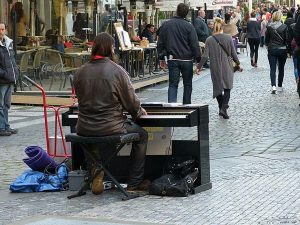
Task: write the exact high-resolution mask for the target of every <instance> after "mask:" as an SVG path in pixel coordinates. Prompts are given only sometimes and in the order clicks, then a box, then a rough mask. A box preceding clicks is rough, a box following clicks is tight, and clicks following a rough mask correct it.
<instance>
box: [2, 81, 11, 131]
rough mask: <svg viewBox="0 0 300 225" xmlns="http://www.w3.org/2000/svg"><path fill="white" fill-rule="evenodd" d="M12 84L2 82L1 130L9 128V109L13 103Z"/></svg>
mask: <svg viewBox="0 0 300 225" xmlns="http://www.w3.org/2000/svg"><path fill="white" fill-rule="evenodd" d="M11 93H12V85H10V84H7V85H1V84H0V131H4V130H8V129H9V123H8V110H9V108H10V103H11Z"/></svg>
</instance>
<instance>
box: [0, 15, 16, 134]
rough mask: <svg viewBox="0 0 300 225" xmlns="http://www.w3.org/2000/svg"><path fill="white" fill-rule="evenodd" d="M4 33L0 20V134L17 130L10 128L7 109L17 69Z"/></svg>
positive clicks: (4, 29)
mask: <svg viewBox="0 0 300 225" xmlns="http://www.w3.org/2000/svg"><path fill="white" fill-rule="evenodd" d="M5 33H6V26H5V24H4V23H3V22H1V21H0V136H10V135H12V134H16V133H17V132H18V130H16V129H12V128H10V125H9V122H8V110H9V108H10V103H11V94H12V90H13V84H16V82H17V79H18V76H19V71H18V67H17V64H16V61H15V58H14V51H13V44H12V42H13V41H12V40H11V39H10V38H9V37H7V36H6V35H5Z"/></svg>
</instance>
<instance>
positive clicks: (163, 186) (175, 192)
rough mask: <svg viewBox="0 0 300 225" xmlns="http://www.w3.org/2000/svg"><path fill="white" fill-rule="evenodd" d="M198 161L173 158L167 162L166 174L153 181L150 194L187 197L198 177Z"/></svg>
mask: <svg viewBox="0 0 300 225" xmlns="http://www.w3.org/2000/svg"><path fill="white" fill-rule="evenodd" d="M197 165H198V163H197V162H196V160H194V159H191V158H190V157H189V158H181V157H180V158H171V159H170V160H169V161H167V163H166V168H165V172H166V174H165V175H163V176H161V177H159V178H157V179H155V180H154V181H152V183H151V185H150V187H149V194H151V195H159V196H174V197H186V196H188V194H189V193H192V192H193V191H194V182H195V180H196V179H197V178H198V174H199V172H198V169H197V167H198V166H197Z"/></svg>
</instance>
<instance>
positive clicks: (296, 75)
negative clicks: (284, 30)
mask: <svg viewBox="0 0 300 225" xmlns="http://www.w3.org/2000/svg"><path fill="white" fill-rule="evenodd" d="M297 61H298V59H297V56H295V55H294V54H293V62H294V75H295V79H297V78H298V77H299V74H298V63H297Z"/></svg>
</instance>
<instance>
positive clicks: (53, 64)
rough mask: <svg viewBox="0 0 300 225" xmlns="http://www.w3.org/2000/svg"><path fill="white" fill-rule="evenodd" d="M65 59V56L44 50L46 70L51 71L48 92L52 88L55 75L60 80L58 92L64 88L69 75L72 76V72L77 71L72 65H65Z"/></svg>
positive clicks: (55, 51)
mask: <svg viewBox="0 0 300 225" xmlns="http://www.w3.org/2000/svg"><path fill="white" fill-rule="evenodd" d="M67 59H68V58H67V57H66V56H65V54H63V53H60V52H59V51H57V50H54V49H47V50H46V60H47V67H48V68H49V69H48V70H50V69H51V71H49V72H51V76H52V77H51V81H50V85H49V91H50V90H51V88H52V85H53V81H54V76H55V75H56V74H57V75H58V76H59V78H60V85H59V90H61V89H62V88H63V87H65V84H66V81H67V78H68V76H69V75H71V74H74V72H75V71H76V70H77V69H78V67H74V66H73V65H71V64H69V63H66V61H67Z"/></svg>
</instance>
